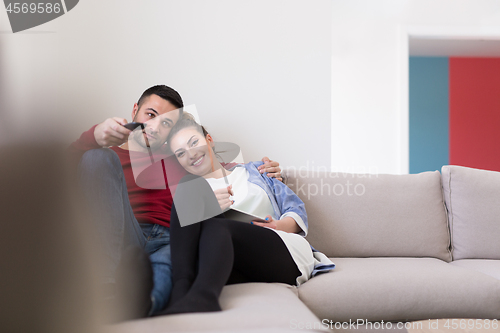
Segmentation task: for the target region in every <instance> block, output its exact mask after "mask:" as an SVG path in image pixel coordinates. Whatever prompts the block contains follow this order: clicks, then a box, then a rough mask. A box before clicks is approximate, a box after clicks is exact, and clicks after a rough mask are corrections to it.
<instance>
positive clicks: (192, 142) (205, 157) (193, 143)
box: [169, 127, 213, 176]
mask: <svg viewBox="0 0 500 333" xmlns="http://www.w3.org/2000/svg"><path fill="white" fill-rule="evenodd" d="M207 139H208V141H209V142H211V139H212V138H211V137H210V135H207ZM207 139H205V137H204V136H203V134H201V133H200V132H199V131H198V130H197V129H196V128H195V127H186V128H183V129H181V130H180V131H179V132H177V133H176V134H175V135H174V136H173V137H172V138H170V142H169V144H170V149H171V150H172V151H173V152H174V154H175V156H176V157H177V160H178V161H179V163H180V164H181V165H182V167H183V168H184V169H186V171H187V172H189V173H192V174H193V175H197V176H204V175H206V174H208V173H210V172H212V171H213V170H212V161H211V159H210V151H209V149H211V147H209V146H208V145H207Z"/></svg>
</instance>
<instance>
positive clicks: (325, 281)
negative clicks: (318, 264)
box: [298, 258, 500, 322]
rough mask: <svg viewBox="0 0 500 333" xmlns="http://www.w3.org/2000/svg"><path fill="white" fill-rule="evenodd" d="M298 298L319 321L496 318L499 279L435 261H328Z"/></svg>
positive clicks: (302, 287)
mask: <svg viewBox="0 0 500 333" xmlns="http://www.w3.org/2000/svg"><path fill="white" fill-rule="evenodd" d="M332 260H333V261H334V262H335V263H336V264H337V267H336V268H335V270H334V271H332V272H330V273H326V274H323V275H320V276H317V277H315V278H313V279H311V280H309V281H307V282H306V283H304V284H303V285H301V286H300V287H299V288H298V290H299V298H300V299H301V300H302V301H303V302H304V303H305V304H306V305H307V306H308V307H309V308H310V309H311V310H312V311H313V312H314V313H315V314H316V315H317V316H318V317H319V318H320V319H324V318H328V319H331V320H334V321H340V322H344V321H349V319H351V320H356V319H358V318H362V319H365V320H368V321H380V320H384V321H406V320H424V319H429V318H431V319H432V318H490V319H492V318H498V317H499V316H500V281H499V280H497V279H495V278H493V277H490V276H487V275H485V274H482V273H479V272H476V271H473V270H470V269H465V268H462V267H457V266H454V265H451V264H449V263H446V262H444V261H441V260H439V259H434V258H332Z"/></svg>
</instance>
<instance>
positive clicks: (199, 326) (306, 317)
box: [107, 283, 319, 333]
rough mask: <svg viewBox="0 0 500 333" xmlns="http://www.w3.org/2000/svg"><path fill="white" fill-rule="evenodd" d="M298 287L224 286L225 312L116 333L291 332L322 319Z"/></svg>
mask: <svg viewBox="0 0 500 333" xmlns="http://www.w3.org/2000/svg"><path fill="white" fill-rule="evenodd" d="M296 292H297V288H296V287H291V286H288V285H285V284H280V283H243V284H236V285H230V286H226V287H224V289H223V290H222V294H221V296H220V304H221V307H222V309H223V311H221V312H211V313H190V314H180V315H169V316H160V317H154V318H147V319H141V320H134V321H129V322H125V323H121V324H117V325H112V326H110V327H109V330H108V331H107V332H113V333H129V332H130V333H132V332H134V333H144V332H148V333H156V332H158V333H160V332H197V331H210V330H211V331H214V332H219V331H228V332H229V331H238V330H239V329H242V330H249V331H251V330H253V329H259V328H260V329H262V328H268V329H270V328H274V329H276V330H278V329H280V332H281V331H287V330H290V329H293V328H294V327H295V326H297V327H298V326H299V325H300V324H301V323H302V324H303V325H306V324H307V323H312V324H314V323H318V324H316V325H317V327H318V326H319V320H318V318H317V317H316V316H315V315H314V314H313V313H312V312H311V310H309V309H308V308H307V306H306V305H304V304H303V303H302V302H301V301H300V300H299V298H298V297H297V293H296Z"/></svg>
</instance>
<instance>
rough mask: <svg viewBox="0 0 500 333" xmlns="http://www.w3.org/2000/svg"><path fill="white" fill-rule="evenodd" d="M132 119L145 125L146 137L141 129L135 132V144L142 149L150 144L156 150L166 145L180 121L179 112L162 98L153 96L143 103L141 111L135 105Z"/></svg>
mask: <svg viewBox="0 0 500 333" xmlns="http://www.w3.org/2000/svg"><path fill="white" fill-rule="evenodd" d="M132 118H133V119H134V121H136V122H140V123H144V128H145V131H144V132H145V135H144V134H143V133H142V131H141V130H140V129H137V130H136V131H134V133H133V139H134V140H135V142H137V143H138V144H139V145H140V146H141V147H142V148H147V143H149V147H150V148H151V149H152V150H156V149H158V148H160V147H161V146H162V145H163V144H165V141H166V140H167V136H168V134H169V133H170V130H171V129H172V127H173V126H174V125H175V123H176V122H177V121H178V120H179V110H178V109H177V107H176V106H175V105H173V104H172V103H170V102H169V101H167V100H165V99H163V98H161V97H160V96H158V95H151V96H149V97H148V98H147V99H146V100H145V101H144V103H142V105H141V108H140V109H139V107H138V105H137V103H136V104H135V105H134V110H133V111H132ZM146 139H147V143H146Z"/></svg>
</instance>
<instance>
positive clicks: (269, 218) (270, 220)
mask: <svg viewBox="0 0 500 333" xmlns="http://www.w3.org/2000/svg"><path fill="white" fill-rule="evenodd" d="M266 221H267V222H257V221H252V224H255V225H258V226H259V227H268V228H271V229H276V230H278V221H279V220H274V219H273V217H272V216H271V215H267V216H266Z"/></svg>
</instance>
